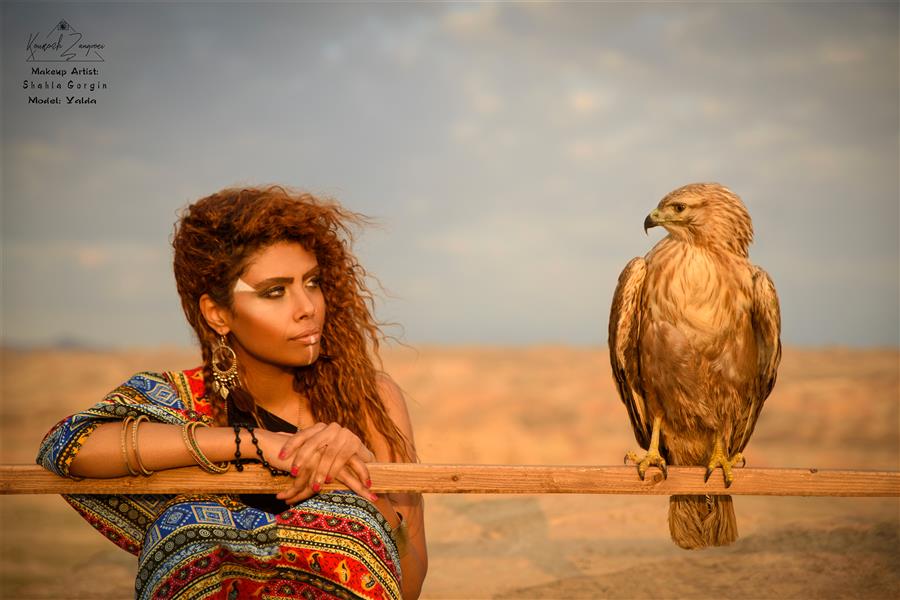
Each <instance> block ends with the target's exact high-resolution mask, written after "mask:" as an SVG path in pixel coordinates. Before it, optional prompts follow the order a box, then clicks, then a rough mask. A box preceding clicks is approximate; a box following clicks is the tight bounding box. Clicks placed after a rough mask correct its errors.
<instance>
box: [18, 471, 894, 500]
mask: <svg viewBox="0 0 900 600" xmlns="http://www.w3.org/2000/svg"><path fill="white" fill-rule="evenodd" d="M369 471H370V473H371V475H372V491H374V492H376V493H390V492H422V493H428V494H638V495H648V494H656V495H664V496H668V495H673V494H710V495H719V494H732V495H757V496H857V497H862V496H882V497H886V496H898V497H900V472H898V471H845V470H831V469H821V470H819V469H750V468H746V469H737V470H736V477H735V481H734V483H733V484H732V486H731V487H730V488H728V489H726V488H725V486H724V484H723V481H722V472H721V470H717V471H716V472H715V473H713V475H712V477H710V479H709V482H707V483H704V481H703V476H704V474H705V469H704V468H702V467H669V477H668V479H663V476H662V473H661V472H659V471H657V470H655V469H651V470H650V471H648V473H647V477H646V480H645V481H641V480H640V479H639V478H638V476H637V472H636V470H635V468H634V467H595V466H551V465H443V464H396V463H373V464H370V465H369ZM286 485H287V478H286V477H272V476H271V475H270V474H269V473H268V472H267V471H265V470H264V469H262V468H261V467H260V466H258V465H248V466H247V468H246V470H245V471H244V472H243V473H238V472H237V471H235V470H231V471H229V472H228V473H225V474H224V475H210V474H208V473H204V472H202V471H201V470H200V469H199V468H197V467H185V468H181V469H171V470H167V471H160V472H158V473H156V474H154V475H152V476H150V477H117V478H114V479H84V480H80V481H76V480H72V479H66V478H63V477H58V476H56V475H53V474H52V473H49V472H48V471H46V470H44V469H43V468H41V467H39V466H36V465H0V494H173V493H186V492H192V493H251V492H270V493H274V492H276V491H278V490H280V489H282V488H283V487H285V486H286ZM325 489H340V486H336V485H327V486H325Z"/></svg>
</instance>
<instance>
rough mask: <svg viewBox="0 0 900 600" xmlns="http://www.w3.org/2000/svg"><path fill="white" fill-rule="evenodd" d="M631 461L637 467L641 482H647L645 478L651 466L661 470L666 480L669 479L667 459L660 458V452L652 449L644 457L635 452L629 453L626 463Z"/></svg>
mask: <svg viewBox="0 0 900 600" xmlns="http://www.w3.org/2000/svg"><path fill="white" fill-rule="evenodd" d="M629 460H630V461H631V462H633V463H634V464H635V465H637V471H638V477H640V478H641V481H644V480H645V479H644V478H645V476H646V474H647V469H649V468H650V467H651V466H652V467H657V468H659V470H660V471H662V474H663V478H664V479H666V478H668V477H669V469H668V467H667V465H666V459H664V458H663V457H662V456H660V454H659V452H657V451H655V450H652V449H651V450H649V451H647V454H645V455H644V456H643V457H640V456H638V455H637V454H635V453H634V452H629V453H628V454H626V455H625V461H626V462H628V461H629Z"/></svg>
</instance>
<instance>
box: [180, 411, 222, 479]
mask: <svg viewBox="0 0 900 600" xmlns="http://www.w3.org/2000/svg"><path fill="white" fill-rule="evenodd" d="M197 427H208V425H206V424H205V423H202V422H201V421H190V422H188V423H185V424H184V426H183V427H182V428H181V437H182V439H183V440H184V445H185V447H186V448H187V451H188V454H190V455H191V458H193V459H194V462H196V463H197V464H198V465H199V466H200V468H201V469H203V470H204V471H206V472H207V473H217V474H219V473H224V472H226V471H227V470H228V469H230V468H231V463H229V462H227V461H226V462H223V463H221V464H218V465H217V464H216V463H214V462H213V461H211V460H209V459H208V458H207V457H206V455H205V454H203V450H201V449H200V444H198V443H197V438H196V434H195V431H194V430H195V429H197Z"/></svg>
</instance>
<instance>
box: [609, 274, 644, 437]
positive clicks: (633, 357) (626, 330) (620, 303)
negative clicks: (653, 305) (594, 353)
mask: <svg viewBox="0 0 900 600" xmlns="http://www.w3.org/2000/svg"><path fill="white" fill-rule="evenodd" d="M646 277H647V262H646V261H645V260H644V259H643V258H634V259H632V260H631V262H629V263H628V264H627V265H626V266H625V269H624V270H623V271H622V274H621V275H619V283H618V285H617V286H616V293H615V295H614V296H613V301H612V308H611V309H610V316H609V361H610V364H611V365H612V371H613V377H614V378H615V380H616V387H617V388H618V390H619V397H620V398H622V402H624V403H625V407H626V408H627V409H628V418H629V419H631V427H632V429H633V430H634V437H635V439H636V440H637V443H638V445H640V447H641V448H647V446H649V444H650V430H651V425H652V419H651V418H650V417H649V415H648V414H647V404H646V402H645V401H644V392H643V387H642V386H641V374H640V359H639V356H638V342H639V340H640V333H641V332H640V328H641V308H642V298H641V296H642V295H643V291H644V280H645V279H646Z"/></svg>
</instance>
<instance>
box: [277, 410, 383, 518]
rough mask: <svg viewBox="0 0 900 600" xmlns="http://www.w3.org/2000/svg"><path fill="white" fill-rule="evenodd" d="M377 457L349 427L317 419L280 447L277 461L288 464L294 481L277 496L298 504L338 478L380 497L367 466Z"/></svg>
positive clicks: (365, 494)
mask: <svg viewBox="0 0 900 600" xmlns="http://www.w3.org/2000/svg"><path fill="white" fill-rule="evenodd" d="M374 460H375V455H374V454H372V452H371V451H370V450H369V449H368V448H366V446H365V445H364V444H363V443H362V440H360V439H359V437H358V436H357V435H356V434H355V433H353V432H352V431H350V430H349V429H347V428H345V427H341V426H340V425H338V424H337V423H331V424H329V425H326V424H325V423H316V424H315V425H313V426H312V427H309V428H307V429H304V430H302V431H300V432H299V433H297V434H294V435H292V436H289V438H288V439H287V441H286V442H285V443H284V444H283V446H282V447H281V448H280V452H279V454H278V461H277V462H278V463H286V464H287V470H289V471H290V473H291V475H292V476H293V477H294V483H293V485H291V487H289V488H287V489H286V490H283V491H281V492H279V493H278V495H277V497H278V498H279V499H281V500H284V501H285V502H287V503H288V504H295V503H297V502H300V501H301V500H305V499H307V498H309V497H310V496H312V495H313V494H316V493H318V492H319V491H320V490H321V489H322V485H323V484H325V483H330V482H331V481H332V480H337V481H340V482H341V483H343V484H344V485H346V486H347V487H348V488H349V489H351V490H352V491H354V492H356V493H357V494H359V495H360V496H362V497H363V498H368V499H369V500H372V501H374V500H377V496H375V495H374V494H372V492H370V491H369V487H371V485H372V481H371V478H370V477H369V469H368V467H366V463H369V462H372V461H374ZM270 462H272V463H273V464H275V461H270ZM277 466H279V468H284V467H283V466H281V465H277Z"/></svg>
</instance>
